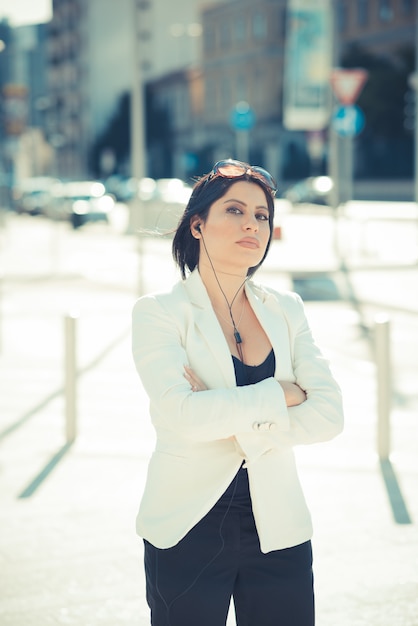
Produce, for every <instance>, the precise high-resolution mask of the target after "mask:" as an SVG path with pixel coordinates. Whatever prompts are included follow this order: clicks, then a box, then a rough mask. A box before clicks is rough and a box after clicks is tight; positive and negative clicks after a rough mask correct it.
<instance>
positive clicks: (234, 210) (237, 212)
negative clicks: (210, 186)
mask: <svg viewBox="0 0 418 626" xmlns="http://www.w3.org/2000/svg"><path fill="white" fill-rule="evenodd" d="M226 212H227V213H233V214H234V215H242V210H241V209H239V208H238V207H237V206H229V207H228V208H227V210H226Z"/></svg>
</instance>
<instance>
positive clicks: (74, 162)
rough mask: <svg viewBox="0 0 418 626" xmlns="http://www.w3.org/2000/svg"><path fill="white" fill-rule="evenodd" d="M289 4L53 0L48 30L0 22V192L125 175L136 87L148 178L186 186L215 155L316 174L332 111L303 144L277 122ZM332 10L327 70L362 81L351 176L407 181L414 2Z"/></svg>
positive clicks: (301, 135)
mask: <svg viewBox="0 0 418 626" xmlns="http://www.w3.org/2000/svg"><path fill="white" fill-rule="evenodd" d="M293 1H294V0H259V1H258V2H257V3H254V2H250V0H219V1H218V2H214V1H213V0H212V1H210V0H209V1H205V2H201V1H200V0H177V1H176V2H175V3H167V2H166V1H165V0H120V2H118V3H115V2H113V0H53V1H52V19H51V21H50V22H49V23H47V24H38V25H33V26H19V27H15V28H12V27H11V26H10V24H9V23H8V22H7V20H3V21H1V22H0V41H1V47H0V89H1V104H0V106H1V130H0V139H1V147H0V163H1V182H2V185H3V188H4V187H7V186H9V185H10V181H11V180H12V179H16V178H18V179H19V178H22V177H29V176H40V175H49V176H55V177H58V178H61V179H83V178H84V179H85V178H91V177H95V178H101V179H106V178H107V177H109V176H111V175H120V176H130V175H131V174H132V173H133V166H132V163H131V139H132V135H133V134H134V136H135V133H136V132H137V130H136V129H135V128H133V127H132V125H131V119H132V118H131V113H130V107H131V100H132V98H131V94H133V93H134V90H133V88H134V87H135V86H136V87H137V89H138V93H139V94H140V100H139V101H138V98H136V99H135V106H136V107H138V106H140V107H141V115H140V116H139V118H138V119H139V120H144V138H143V149H141V152H142V154H141V159H142V161H143V163H142V165H143V168H142V169H143V171H144V173H146V174H147V175H148V176H151V177H154V178H160V177H174V176H175V177H179V178H183V179H185V180H189V181H190V178H191V177H193V176H195V175H197V174H199V173H202V172H204V171H206V170H207V169H208V167H210V165H211V164H212V163H213V162H214V161H215V160H216V159H217V158H220V157H225V156H232V157H237V158H242V159H245V160H249V161H250V162H254V163H259V164H261V165H264V166H265V167H267V168H268V169H270V170H271V171H272V172H273V173H274V174H275V175H276V176H277V178H278V179H279V180H280V181H283V183H282V184H284V185H286V183H287V182H288V181H294V180H298V179H301V178H304V177H306V176H309V175H311V174H322V173H326V172H327V171H328V161H329V154H328V144H329V130H330V124H331V110H330V116H329V123H328V125H327V126H326V127H324V128H323V129H320V130H319V131H318V132H317V131H315V133H314V136H313V139H314V141H312V133H310V130H309V128H307V129H303V128H301V129H299V128H298V129H289V128H288V127H286V126H285V125H284V123H283V114H284V112H283V96H284V89H285V84H284V76H285V64H286V45H287V35H288V9H289V5H290V4H291V3H292V2H293ZM298 1H299V2H301V3H302V4H303V2H302V0H298ZM330 2H331V0H330ZM330 6H331V7H332V9H333V15H334V17H335V38H334V44H335V45H334V60H333V64H334V66H340V67H345V68H363V69H365V70H367V72H368V79H367V82H366V84H365V86H364V88H363V90H362V91H361V93H360V96H359V98H358V102H357V104H358V105H359V107H361V109H362V111H363V113H364V118H365V126H364V129H363V130H362V132H360V133H359V134H358V135H356V136H355V138H354V154H355V158H354V178H355V179H357V180H361V179H366V180H368V179H379V178H381V179H387V178H391V179H398V180H403V181H409V183H411V181H412V179H413V177H414V165H413V163H414V123H415V122H414V115H415V103H414V98H415V91H414V86H413V85H414V81H413V77H414V76H415V71H416V70H415V50H416V38H417V27H416V20H417V15H416V13H417V8H416V2H414V1H413V0H396V1H395V0H332V2H331V4H330ZM0 19H1V15H0ZM329 89H331V88H330V87H329ZM237 124H238V126H237ZM242 124H244V126H242ZM312 147H314V149H315V150H314V152H313V148H312ZM406 188H408V190H411V189H412V186H411V184H410V185H409V186H407V185H406V187H405V189H406ZM408 193H409V191H408Z"/></svg>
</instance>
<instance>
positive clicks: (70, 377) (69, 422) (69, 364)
mask: <svg viewBox="0 0 418 626" xmlns="http://www.w3.org/2000/svg"><path fill="white" fill-rule="evenodd" d="M77 319H78V315H77V314H75V313H69V314H68V315H67V316H66V317H65V383H64V389H65V434H66V442H67V443H73V441H75V438H76V436H77V357H76V323H77Z"/></svg>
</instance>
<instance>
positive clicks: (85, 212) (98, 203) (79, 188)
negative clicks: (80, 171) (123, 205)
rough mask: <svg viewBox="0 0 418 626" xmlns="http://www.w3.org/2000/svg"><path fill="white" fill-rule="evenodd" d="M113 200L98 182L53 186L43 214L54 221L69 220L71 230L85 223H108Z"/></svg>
mask: <svg viewBox="0 0 418 626" xmlns="http://www.w3.org/2000/svg"><path fill="white" fill-rule="evenodd" d="M114 206H115V200H114V198H113V197H112V196H111V195H109V194H107V193H106V189H105V186H104V185H103V184H102V183H100V182H98V181H94V180H93V181H77V182H69V183H60V184H58V185H54V187H53V188H52V191H51V201H50V203H49V204H48V207H47V208H46V210H45V214H46V215H47V216H48V217H50V218H52V219H55V220H69V221H70V222H71V224H72V226H73V228H79V227H80V226H83V224H86V223H87V222H98V221H102V222H109V216H110V213H111V212H112V210H113V209H114Z"/></svg>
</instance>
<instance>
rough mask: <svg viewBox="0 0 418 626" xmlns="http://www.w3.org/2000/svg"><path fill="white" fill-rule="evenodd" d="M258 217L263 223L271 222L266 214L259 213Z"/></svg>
mask: <svg viewBox="0 0 418 626" xmlns="http://www.w3.org/2000/svg"><path fill="white" fill-rule="evenodd" d="M256 217H257V219H258V220H260V221H261V222H268V220H269V216H268V215H267V214H266V213H257V215H256Z"/></svg>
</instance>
